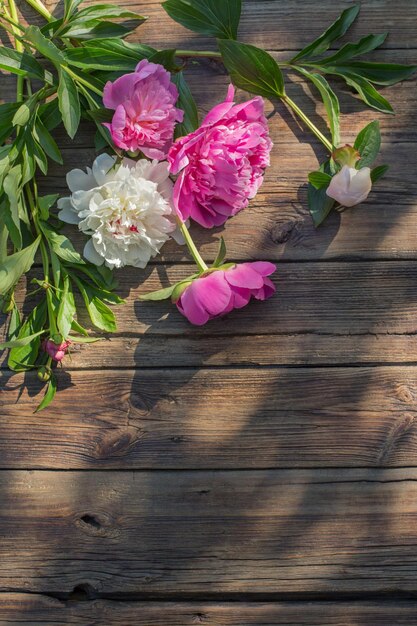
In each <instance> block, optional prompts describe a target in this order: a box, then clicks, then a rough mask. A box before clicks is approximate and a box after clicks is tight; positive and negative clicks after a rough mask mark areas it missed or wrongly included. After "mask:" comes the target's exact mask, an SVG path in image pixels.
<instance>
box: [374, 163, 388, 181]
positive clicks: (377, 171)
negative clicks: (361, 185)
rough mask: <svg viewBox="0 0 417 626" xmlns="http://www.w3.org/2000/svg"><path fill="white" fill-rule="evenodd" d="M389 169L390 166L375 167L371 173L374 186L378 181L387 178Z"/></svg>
mask: <svg viewBox="0 0 417 626" xmlns="http://www.w3.org/2000/svg"><path fill="white" fill-rule="evenodd" d="M388 169H389V165H378V167H374V169H373V170H372V171H371V180H372V184H373V183H376V181H377V180H379V179H380V178H382V177H383V176H385V174H386V173H387V171H388Z"/></svg>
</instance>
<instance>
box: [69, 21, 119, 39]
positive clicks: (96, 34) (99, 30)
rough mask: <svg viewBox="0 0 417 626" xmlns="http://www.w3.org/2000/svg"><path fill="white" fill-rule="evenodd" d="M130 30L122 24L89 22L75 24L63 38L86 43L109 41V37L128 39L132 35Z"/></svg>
mask: <svg viewBox="0 0 417 626" xmlns="http://www.w3.org/2000/svg"><path fill="white" fill-rule="evenodd" d="M130 30H131V29H129V28H126V26H122V24H113V22H101V21H100V20H89V21H83V22H80V23H75V24H74V26H70V28H68V29H66V30H65V33H63V34H62V37H66V38H68V39H78V40H79V41H84V40H86V39H102V38H104V39H107V38H108V37H126V36H127V35H128V34H129V33H130Z"/></svg>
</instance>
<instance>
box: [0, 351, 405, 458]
mask: <svg viewBox="0 0 417 626" xmlns="http://www.w3.org/2000/svg"><path fill="white" fill-rule="evenodd" d="M143 361H145V357H144V359H143ZM2 382H3V384H2V385H1V387H2V389H3V391H2V393H1V396H0V398H1V404H2V411H1V417H0V459H1V461H0V463H1V465H0V467H2V468H62V469H69V468H73V469H77V468H80V469H91V468H93V469H97V468H101V469H104V468H109V469H111V468H113V469H116V468H119V469H123V468H124V469H151V468H155V469H162V468H166V469H168V468H178V469H186V468H189V469H192V468H242V469H243V468H284V467H294V468H297V467H317V466H318V467H363V466H367V467H369V466H374V467H381V466H382V467H389V466H392V467H395V466H404V465H406V466H416V465H417V429H416V411H417V405H416V397H417V368H415V367H377V368H330V369H322V368H318V369H316V368H314V369H299V368H291V369H271V368H257V369H212V370H207V369H202V370H196V369H193V368H189V369H182V370H179V369H176V370H172V369H171V370H161V369H155V370H147V371H146V370H137V371H135V372H133V371H129V370H118V371H93V372H90V371H83V372H72V373H71V375H70V374H69V373H67V372H65V371H63V372H61V371H58V386H59V389H60V391H59V393H58V395H57V397H56V399H55V400H54V403H53V404H52V405H51V406H50V407H49V408H48V409H46V410H45V411H43V412H42V413H40V414H33V410H34V408H35V407H36V405H37V404H38V402H39V401H40V396H37V394H38V392H39V390H40V387H41V385H40V383H39V381H37V379H36V377H35V376H34V375H28V376H27V377H25V379H23V376H22V375H17V376H13V377H12V376H11V374H9V373H7V374H3V377H2ZM22 383H24V385H23V389H22V388H21V386H22Z"/></svg>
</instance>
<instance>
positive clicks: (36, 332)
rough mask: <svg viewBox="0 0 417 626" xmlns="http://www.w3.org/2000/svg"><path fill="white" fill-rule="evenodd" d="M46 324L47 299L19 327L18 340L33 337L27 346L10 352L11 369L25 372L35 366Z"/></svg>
mask: <svg viewBox="0 0 417 626" xmlns="http://www.w3.org/2000/svg"><path fill="white" fill-rule="evenodd" d="M45 324H46V299H44V300H42V302H40V303H39V304H38V305H37V306H35V307H34V309H33V310H32V311H31V313H30V314H29V316H28V318H27V320H26V321H25V322H24V323H23V324H22V325H21V326H20V327H19V331H18V333H17V339H18V340H23V339H25V338H27V337H32V339H31V340H30V341H29V342H28V343H27V344H25V345H21V346H20V347H16V348H12V349H11V350H10V352H9V358H8V361H7V364H8V366H9V368H10V369H12V370H14V371H24V370H26V369H30V368H31V367H33V366H34V364H35V361H36V359H37V356H38V352H39V348H40V344H41V341H40V335H41V334H42V333H43V332H44V326H45ZM15 337H16V333H15ZM15 337H14V338H15Z"/></svg>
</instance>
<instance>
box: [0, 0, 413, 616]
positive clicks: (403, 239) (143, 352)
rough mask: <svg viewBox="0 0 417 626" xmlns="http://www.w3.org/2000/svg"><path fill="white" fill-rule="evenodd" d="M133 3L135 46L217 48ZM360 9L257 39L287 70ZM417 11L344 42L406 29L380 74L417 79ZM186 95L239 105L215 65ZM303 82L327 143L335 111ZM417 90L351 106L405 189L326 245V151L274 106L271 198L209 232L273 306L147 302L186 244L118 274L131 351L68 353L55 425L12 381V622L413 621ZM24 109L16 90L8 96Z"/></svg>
mask: <svg viewBox="0 0 417 626" xmlns="http://www.w3.org/2000/svg"><path fill="white" fill-rule="evenodd" d="M94 1H96V0H94ZM87 2H88V3H90V4H92V3H93V0H87ZM122 4H124V5H126V6H130V7H133V8H134V9H135V10H138V11H139V12H142V13H144V14H147V15H149V17H150V19H149V21H148V22H147V23H145V24H144V25H143V26H141V27H140V29H139V30H138V33H137V35H134V36H133V39H136V40H138V39H141V40H143V41H144V42H146V43H149V44H151V45H155V46H156V47H160V48H163V47H164V48H165V47H176V48H199V49H202V48H206V49H213V46H214V42H213V41H212V40H209V39H208V38H205V37H199V36H196V35H193V34H192V33H190V32H188V31H186V30H184V29H183V28H181V27H180V26H177V25H175V24H174V23H173V22H172V21H170V20H169V19H168V17H167V16H166V15H165V13H164V11H163V10H162V8H161V6H160V3H159V2H156V1H155V0H144V1H143V2H142V3H141V4H140V5H138V3H137V2H135V1H134V0H130V1H129V2H123V3H122ZM350 5H351V2H350V1H347V0H342V2H341V3H339V4H338V5H337V7H336V6H335V5H333V4H332V3H330V2H325V3H324V4H323V3H322V4H321V6H320V11H317V2H316V1H315V0H304V1H303V2H301V1H299V0H291V2H286V3H284V2H280V1H279V0H244V2H243V6H244V11H243V19H242V23H241V28H240V36H241V40H243V41H246V42H249V43H253V44H255V45H258V46H262V47H265V48H266V49H269V50H270V51H272V53H273V54H274V55H275V56H276V57H277V58H279V59H287V58H288V57H290V56H291V51H295V50H299V49H300V48H301V47H302V46H304V45H305V44H307V43H308V42H309V41H311V39H312V38H313V37H314V36H315V35H317V34H319V33H320V32H321V31H322V30H323V26H324V24H327V23H328V22H330V20H331V19H332V18H333V17H336V15H337V14H338V13H340V11H341V10H342V9H344V8H346V7H348V6H350ZM49 6H50V7H52V6H53V3H52V2H51V3H49ZM60 10H62V6H61V5H59V6H58V8H57V11H60ZM23 13H24V15H23V19H25V17H29V15H30V16H31V17H32V13H31V11H30V10H29V9H26V8H25V9H24V11H23ZM416 14H417V5H416V4H415V3H413V2H410V0H400V1H399V2H396V3H395V10H394V9H393V5H392V3H388V2H381V1H376V0H366V1H364V2H363V3H362V10H361V17H360V18H359V20H358V23H357V24H356V25H355V26H354V28H353V29H352V35H349V39H351V40H357V39H359V38H360V37H361V36H363V35H364V34H367V33H368V32H370V31H372V32H381V31H385V30H389V31H390V33H391V35H390V37H389V38H388V39H387V41H386V43H385V44H384V49H383V50H381V51H379V52H378V53H375V55H374V58H378V59H379V60H384V61H386V62H389V61H391V62H408V63H416V61H417V41H416V35H415V18H416ZM155 25H157V27H155ZM370 25H371V27H370ZM187 77H188V80H189V83H190V86H191V88H192V89H193V92H194V93H195V96H196V99H197V101H198V105H199V109H200V112H201V114H204V113H205V112H206V111H207V110H208V109H209V108H210V107H211V106H213V105H214V104H215V103H217V102H218V101H219V100H221V99H222V98H223V96H224V93H225V89H226V85H227V83H228V79H227V77H226V76H225V75H224V72H223V70H222V68H221V66H220V65H219V64H218V63H217V62H213V61H202V62H199V63H198V64H196V65H193V64H189V67H188V68H187ZM289 79H291V81H293V82H292V83H288V93H289V94H290V96H291V97H293V98H294V99H296V101H297V102H298V103H299V104H300V106H302V107H303V108H304V109H305V111H306V112H307V113H308V114H309V115H312V116H313V118H314V120H315V122H316V123H317V124H318V125H319V126H320V128H321V129H322V130H324V129H325V126H324V124H323V121H322V120H321V119H320V116H321V115H322V114H323V108H322V107H321V106H320V105H319V104H317V103H316V102H315V101H314V99H312V97H311V92H310V90H309V89H308V88H304V87H303V84H302V81H300V79H299V78H297V77H294V76H289ZM416 84H417V79H416V78H414V79H412V80H409V81H407V82H405V83H403V84H401V85H397V86H394V87H391V88H388V89H386V90H384V94H385V95H386V96H387V97H388V99H389V100H390V101H391V102H392V104H393V106H394V108H395V110H396V112H397V115H396V116H395V117H392V116H384V115H382V114H379V113H377V112H375V111H370V110H369V109H366V108H365V107H364V106H363V105H362V104H361V103H360V102H359V101H358V100H356V99H354V98H352V97H351V95H350V94H348V93H347V92H346V90H345V89H344V88H343V87H342V90H341V92H339V93H341V106H342V110H343V116H342V132H343V139H344V140H345V141H350V142H351V141H353V138H354V137H355V135H356V134H357V132H358V131H359V130H360V129H361V128H362V127H363V126H364V125H365V124H366V123H368V122H369V121H371V120H372V119H375V118H377V119H379V120H380V122H381V128H382V138H383V144H382V153H381V157H380V159H379V162H380V163H384V162H387V163H389V164H390V171H389V174H388V176H387V177H386V178H385V179H384V180H382V181H381V182H380V183H378V186H376V187H375V189H374V191H373V193H372V195H371V196H370V198H369V199H368V201H367V202H366V203H365V204H363V205H362V206H361V207H359V208H357V209H354V210H350V211H346V212H345V213H344V214H343V215H336V214H335V215H334V216H332V217H331V218H330V219H329V221H328V222H327V223H326V225H325V226H324V227H322V228H320V229H318V230H317V231H315V230H314V228H313V226H312V222H311V219H310V217H309V214H308V210H307V209H306V189H305V181H306V175H307V173H308V172H309V171H311V170H313V169H315V168H316V165H317V162H318V160H320V159H322V157H323V154H324V153H323V150H322V148H321V146H320V145H318V143H317V141H316V140H315V139H314V138H313V139H312V138H311V137H310V136H309V134H308V133H307V132H306V131H305V130H304V129H303V128H301V127H300V126H299V124H298V123H297V122H296V121H294V120H293V118H292V116H291V115H290V114H289V113H288V112H287V111H286V110H285V109H284V107H283V106H282V105H281V104H280V103H277V104H276V111H275V113H274V114H273V115H271V117H270V122H271V135H272V138H273V140H274V143H275V147H274V150H273V153H272V165H271V167H270V169H269V170H268V171H267V173H266V176H265V181H264V184H263V186H262V188H261V191H260V193H259V194H258V196H257V197H256V199H254V200H253V201H252V203H251V205H250V208H249V209H248V210H247V211H244V212H241V213H240V214H239V215H237V216H236V217H235V218H233V219H232V220H229V222H228V224H227V225H226V227H225V228H224V229H216V231H215V232H208V231H204V230H203V229H201V228H198V227H197V228H194V229H193V233H194V234H195V238H196V241H197V242H198V244H199V245H200V246H201V248H202V252H203V254H204V255H205V257H206V258H207V259H208V260H210V259H213V258H214V256H215V254H216V252H217V246H218V241H219V237H220V234H224V236H225V239H226V241H227V245H228V252H229V257H230V258H231V259H235V260H236V259H242V260H250V259H259V258H264V259H271V260H279V261H281V262H280V263H278V270H277V273H276V275H275V277H274V280H275V281H276V284H277V288H278V289H277V294H276V296H275V297H274V298H273V299H272V300H270V301H268V302H266V303H254V304H253V305H251V306H250V307H248V308H247V309H245V310H242V311H240V312H238V313H236V315H233V316H232V315H231V316H229V317H228V318H227V319H224V320H218V321H216V322H212V323H211V324H209V325H208V326H207V327H205V328H193V327H191V326H189V325H187V323H186V321H185V320H184V319H183V318H182V317H181V316H180V315H179V314H178V313H177V312H176V310H175V308H173V307H170V306H169V305H168V304H165V303H162V304H144V303H141V304H139V303H138V302H137V296H138V294H139V293H142V292H145V291H148V290H151V289H155V288H158V287H159V286H160V285H161V284H163V285H166V284H167V282H168V279H177V278H179V277H181V276H185V275H186V274H187V273H188V271H189V270H190V269H191V266H190V261H189V257H188V256H187V255H186V254H185V251H184V250H183V249H182V248H178V247H176V246H175V245H174V244H172V245H171V244H169V245H167V246H166V247H165V248H164V254H163V257H162V259H161V260H162V261H163V263H164V264H165V263H166V264H167V265H166V266H164V265H162V264H161V263H157V264H154V265H151V267H150V268H149V270H147V271H146V272H133V271H131V270H127V271H123V272H120V273H119V282H120V290H119V291H120V294H121V295H122V296H123V297H126V299H127V303H126V305H125V306H124V307H119V308H118V310H117V313H118V320H119V329H118V333H117V334H116V335H115V336H113V337H112V338H110V339H107V340H106V341H103V342H100V343H97V344H94V345H91V346H88V347H86V346H84V347H82V348H80V347H75V348H74V352H73V356H72V361H71V362H69V361H67V367H66V368H65V370H62V371H59V372H58V378H59V385H60V388H61V391H60V393H59V395H58V396H57V399H56V401H55V403H54V404H53V405H52V406H51V407H50V408H49V409H48V410H47V411H45V412H43V413H41V414H36V415H35V414H33V409H34V408H35V406H36V404H37V403H38V401H39V396H38V393H39V390H40V383H39V382H38V381H37V379H36V375H35V374H33V373H32V374H30V375H28V376H26V377H23V375H17V376H11V375H10V374H9V373H7V372H6V371H4V370H3V371H2V372H1V373H0V375H1V381H2V382H1V388H2V391H1V393H0V402H1V411H0V468H1V471H0V502H1V503H2V505H1V507H0V536H1V541H0V562H1V570H0V624H3V623H4V624H8V625H14V624H16V625H17V624H22V625H27V626H29V625H31V626H33V625H35V626H41V625H42V626H44V624H52V625H56V626H58V624H59V626H61V625H63V624H70V625H75V624H77V625H79V626H86V625H87V624H88V626H90V625H91V626H93V624H94V625H95V624H97V625H98V624H100V626H102V625H103V626H104V625H105V626H116V625H118V626H130V625H131V624H132V626H133V625H135V626H191V624H198V623H203V624H207V625H208V626H282V625H284V624H285V625H286V626H310V625H311V626H315V625H316V626H325V625H326V626H341V625H342V624H343V626H385V625H386V626H397V625H398V626H400V625H402V624H404V625H405V624H407V626H409V625H410V626H411V625H412V624H414V623H416V622H417V605H416V603H415V601H411V600H406V598H407V597H411V596H413V597H414V596H415V593H416V591H417V586H416V582H415V580H416V568H417V552H416V544H417V535H416V521H417V491H416V484H417V482H416V481H417V470H416V469H415V468H416V467H417V458H416V454H417V443H416V442H417V439H416V427H415V417H416V411H417V401H416V398H417V391H416V389H417V387H416V384H417V367H416V366H415V363H416V362H417V335H416V319H417V318H416V296H415V291H416V287H415V285H416V281H415V277H416V271H417V266H416V263H415V261H416V259H417V226H416V224H417V204H416V201H415V198H416V191H417V187H416V180H415V173H414V172H415V162H416V158H415V154H416V149H415V148H416V144H417V135H416V128H417V113H416V111H417V106H416V105H417V96H416V93H417V92H416ZM339 87H340V85H339ZM13 89H14V87H13V83H12V81H10V80H9V79H7V78H5V76H4V75H3V74H0V98H1V99H4V100H9V99H11V98H13ZM242 97H245V96H244V94H242V93H240V94H239V98H242ZM266 108H267V112H268V114H272V113H273V108H274V107H273V105H272V104H271V103H267V104H266ZM92 136H93V135H92V132H91V128H90V127H88V126H85V127H83V131H82V132H81V133H80V134H79V135H78V136H77V138H76V139H75V142H74V144H72V145H71V144H70V143H69V141H68V140H67V139H65V137H64V134H63V132H62V131H61V130H59V129H58V130H57V132H56V137H57V140H58V142H59V143H60V145H62V146H63V154H64V158H65V163H66V166H65V168H58V167H53V168H51V171H50V178H49V179H48V180H45V181H43V184H42V188H43V189H45V190H48V191H49V190H51V189H52V190H53V191H55V190H56V191H60V192H62V193H65V180H64V175H65V171H66V169H70V168H72V167H78V166H85V165H88V164H89V163H90V162H91V160H92V158H94V150H93V147H92V146H93V142H92ZM71 236H72V238H74V234H73V233H71ZM75 239H76V240H77V245H78V246H79V247H80V249H82V245H83V238H82V237H81V236H79V235H78V236H77V235H76V236H75ZM23 295H24V285H23V284H22V286H21V289H20V291H19V293H18V299H19V301H20V302H21V301H22V300H23ZM29 306H30V305H29ZM0 337H1V335H0ZM0 340H1V339H0ZM2 364H3V365H2V366H3V367H4V360H3V361H2ZM22 381H24V382H25V386H24V388H23V389H22V390H21V389H19V385H20V383H21V382H22ZM60 470H61V471H60ZM62 470H66V471H62ZM98 470H100V471H98ZM11 592H12V593H11ZM398 598H402V600H398ZM289 599H290V600H291V602H287V603H285V602H281V600H289ZM145 600H146V602H145ZM164 600H165V602H164ZM167 600H169V602H167ZM230 600H233V602H229V603H228V601H230ZM249 600H253V601H254V602H252V601H251V602H248V601H249ZM260 600H262V603H260V602H259V601H260ZM301 600H303V601H301ZM310 600H314V601H310ZM324 600H325V602H324Z"/></svg>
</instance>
